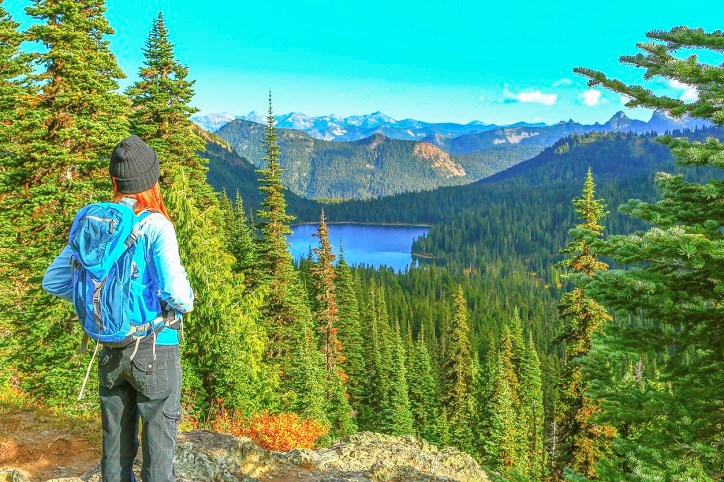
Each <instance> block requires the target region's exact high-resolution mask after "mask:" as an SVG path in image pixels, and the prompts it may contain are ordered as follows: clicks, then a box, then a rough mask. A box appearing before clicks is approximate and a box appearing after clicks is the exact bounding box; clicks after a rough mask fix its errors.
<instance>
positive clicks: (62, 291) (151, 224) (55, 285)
mask: <svg viewBox="0 0 724 482" xmlns="http://www.w3.org/2000/svg"><path fill="white" fill-rule="evenodd" d="M122 202H124V204H127V205H129V206H131V207H132V205H133V203H134V202H135V201H134V200H133V199H130V198H124V199H123V200H122ZM141 234H142V236H141V237H140V238H139V242H140V241H141V240H143V241H144V242H145V243H147V244H146V253H147V255H148V264H147V268H148V273H147V277H149V278H151V279H154V278H155V279H156V280H157V282H158V287H159V297H160V299H161V300H162V301H165V302H166V303H168V304H169V305H170V306H171V307H172V308H173V309H175V310H176V311H177V312H178V313H188V312H189V311H191V310H192V309H193V304H194V293H193V290H192V289H191V285H190V284H189V281H188V277H187V274H186V270H185V269H184V267H183V266H182V265H181V258H180V257H179V251H178V241H177V240H176V232H175V230H174V227H173V224H172V223H171V221H169V220H168V219H166V217H165V216H163V215H160V214H150V215H149V218H148V220H147V221H146V222H145V224H144V225H143V228H142V230H141ZM71 254H72V251H71V249H70V246H66V247H65V248H63V250H62V251H61V252H60V254H59V255H58V256H57V257H56V258H55V260H54V261H53V262H52V263H51V265H50V266H49V267H48V269H47V270H46V272H45V276H44V277H43V289H44V290H45V291H47V292H48V293H50V294H52V295H55V296H59V297H61V298H63V299H66V300H68V301H72V300H73V280H72V276H73V275H72V268H71V266H70V257H71ZM156 344H158V345H177V344H178V331H177V330H173V329H171V328H164V329H163V330H162V331H161V332H160V333H159V334H158V337H157V339H156Z"/></svg>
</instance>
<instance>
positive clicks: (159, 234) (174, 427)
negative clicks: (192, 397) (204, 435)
mask: <svg viewBox="0 0 724 482" xmlns="http://www.w3.org/2000/svg"><path fill="white" fill-rule="evenodd" d="M109 171H110V176H111V180H112V181H113V198H112V202H111V203H95V204H91V205H88V206H86V207H84V208H82V209H81V210H80V211H79V212H78V214H77V215H76V218H75V220H74V222H73V227H72V228H71V233H70V236H69V243H68V245H67V246H66V247H65V248H64V249H63V250H62V251H61V253H60V255H59V256H58V257H57V258H56V259H55V260H54V261H53V263H52V264H51V265H50V267H49V268H48V270H47V271H46V273H45V276H44V278H43V289H45V290H46V291H47V292H49V293H51V294H53V295H56V296H60V297H62V298H64V299H66V300H69V301H71V302H73V304H74V308H75V311H76V313H77V314H78V317H79V319H80V321H81V324H82V325H83V327H84V331H85V335H84V342H83V344H84V345H85V344H86V342H87V340H88V337H89V338H91V339H93V340H97V343H96V350H95V351H94V355H95V353H96V352H97V350H98V346H99V345H101V346H102V347H103V348H102V349H101V350H100V353H98V379H99V386H98V393H99V396H100V405H101V418H102V422H103V455H102V459H101V473H102V477H103V481H104V482H129V481H135V480H136V479H135V476H134V474H133V471H132V467H133V462H134V460H135V457H136V452H137V450H138V428H139V418H140V420H141V421H142V424H143V430H142V452H143V468H142V470H141V479H142V480H143V482H168V481H175V480H176V479H175V472H174V468H173V460H174V453H175V448H176V436H177V431H178V424H179V421H180V419H181V360H180V356H179V346H178V345H179V328H182V326H183V325H182V324H181V313H187V312H189V311H191V309H192V308H193V301H194V295H193V291H192V290H191V287H190V285H189V282H188V279H187V276H186V270H185V269H184V268H183V266H182V265H181V260H180V258H179V251H178V243H177V240H176V234H175V231H174V227H173V224H172V223H171V221H170V219H169V216H168V213H167V212H166V207H165V206H164V204H163V200H162V199H161V192H160V189H159V185H158V178H159V161H158V157H157V156H156V153H155V152H154V151H153V149H151V147H149V146H148V145H147V144H146V143H145V142H143V140H141V139H140V138H139V137H137V136H130V137H127V138H126V139H124V140H123V141H121V142H120V143H119V144H118V145H117V146H116V147H115V148H114V149H113V152H112V154H111V160H110V167H109ZM74 287H75V289H74ZM181 332H182V334H183V330H181ZM92 363H93V359H91V364H92ZM89 373H90V365H89V366H88V371H87V372H86V380H84V383H83V388H84V387H85V381H87V378H88V374H89ZM82 390H83V389H81V395H80V397H82ZM80 397H79V398H80Z"/></svg>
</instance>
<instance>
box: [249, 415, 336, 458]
mask: <svg viewBox="0 0 724 482" xmlns="http://www.w3.org/2000/svg"><path fill="white" fill-rule="evenodd" d="M327 432H329V428H328V427H326V426H325V425H323V424H322V423H320V422H318V421H316V420H306V419H303V418H301V417H300V416H299V415H297V414H296V413H275V414H271V413H269V412H261V413H255V414H254V415H253V416H252V417H251V420H249V423H248V425H247V427H246V436H247V437H251V438H252V439H253V440H254V441H255V442H256V443H258V444H259V446H260V447H262V448H265V449H270V450H283V451H286V450H292V449H296V448H301V449H310V448H312V447H314V444H315V443H316V442H317V440H318V439H319V438H320V437H322V436H324V435H326V434H327Z"/></svg>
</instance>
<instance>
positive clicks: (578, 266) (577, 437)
mask: <svg viewBox="0 0 724 482" xmlns="http://www.w3.org/2000/svg"><path fill="white" fill-rule="evenodd" d="M594 190H595V184H594V182H593V175H592V174H591V171H590V169H589V171H588V174H587V175H586V181H585V184H584V187H583V191H582V193H581V197H580V198H578V199H575V200H574V201H573V205H574V207H575V210H576V213H577V214H578V216H579V218H580V219H581V221H582V222H581V223H580V224H578V225H576V228H575V229H572V230H571V232H570V234H571V236H572V237H573V241H572V242H570V243H569V244H568V245H567V246H566V248H565V249H564V250H563V251H562V252H564V253H567V254H569V255H570V258H568V259H566V260H564V261H563V262H561V263H560V266H562V267H564V268H565V269H566V270H567V271H568V273H579V274H581V275H583V276H586V277H588V278H591V277H593V276H595V275H596V274H597V273H598V272H600V271H603V270H606V269H607V265H606V264H605V263H604V262H602V261H599V260H598V255H597V252H596V251H595V250H594V249H593V248H592V246H591V245H592V242H593V240H594V239H596V238H597V237H599V236H600V235H601V232H602V231H603V227H602V226H601V225H600V224H599V221H600V220H601V219H602V218H603V217H604V216H605V214H606V213H605V209H606V207H605V205H604V204H603V202H601V201H600V200H599V199H596V197H595V193H594ZM565 276H569V277H570V275H565ZM559 309H560V314H561V317H562V318H563V319H564V320H565V321H564V323H565V324H564V327H563V330H562V332H561V334H560V335H559V336H558V338H557V341H558V342H559V343H561V342H565V356H564V365H563V370H562V373H561V383H560V400H559V402H558V405H557V407H556V408H557V414H556V423H557V427H558V429H559V430H560V432H559V434H560V451H559V453H558V455H559V457H558V460H556V461H554V462H555V469H556V471H557V473H558V474H559V475H560V474H562V472H563V468H564V467H569V468H571V469H573V470H575V471H577V472H579V473H581V474H583V475H585V476H587V477H593V476H595V474H596V463H597V462H598V461H599V460H600V459H601V458H602V457H603V456H604V455H605V454H606V453H607V452H608V450H609V447H610V444H611V435H612V433H611V428H610V427H607V426H602V425H599V424H597V423H596V422H595V421H594V420H595V416H596V414H597V412H598V411H599V409H598V406H597V403H596V401H594V400H592V399H590V398H589V397H588V396H587V395H586V393H585V392H586V386H587V384H588V382H587V380H586V379H585V377H584V375H583V373H582V372H581V367H580V362H581V359H582V357H585V356H586V354H587V353H588V351H589V349H590V347H591V337H592V336H593V334H594V332H595V331H596V330H597V329H599V327H600V326H601V325H602V324H603V323H605V322H606V321H607V320H609V319H610V318H611V317H610V315H609V314H608V312H607V311H606V309H605V308H604V307H603V306H601V305H600V304H599V303H598V302H596V301H595V300H594V299H592V298H591V297H590V295H589V294H588V293H587V292H586V291H585V290H584V288H583V287H581V286H575V287H574V289H573V290H572V291H570V292H568V293H566V294H565V295H564V297H563V299H562V300H561V304H560V307H559Z"/></svg>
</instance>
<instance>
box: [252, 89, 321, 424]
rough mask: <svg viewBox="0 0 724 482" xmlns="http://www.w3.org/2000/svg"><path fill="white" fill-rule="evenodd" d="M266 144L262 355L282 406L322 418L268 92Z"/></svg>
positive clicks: (261, 213) (315, 348)
mask: <svg viewBox="0 0 724 482" xmlns="http://www.w3.org/2000/svg"><path fill="white" fill-rule="evenodd" d="M264 147H265V150H266V158H265V161H266V167H264V168H262V169H259V170H257V172H258V173H260V174H261V176H262V177H261V178H260V180H259V182H260V184H261V186H260V187H259V191H261V192H262V194H264V195H265V198H264V201H263V202H262V203H261V209H259V210H258V211H257V216H258V218H259V219H260V220H261V222H260V223H259V225H258V228H259V229H260V230H261V234H262V237H261V239H259V240H258V243H257V255H258V256H259V261H260V262H259V282H260V283H263V284H264V285H265V286H267V287H268V290H267V295H266V299H265V302H264V308H263V314H264V327H265V329H266V333H267V337H268V341H267V346H266V352H265V360H266V361H267V362H268V363H270V364H271V365H272V366H273V367H274V369H275V371H276V373H277V375H278V376H279V378H280V381H281V385H280V392H281V397H280V404H281V406H280V408H282V409H291V410H294V411H296V412H298V413H300V414H307V415H309V416H315V417H323V418H322V420H326V415H325V414H324V410H325V403H326V402H325V392H326V389H325V384H324V378H325V377H324V373H325V372H324V357H322V356H318V355H321V352H320V351H319V344H318V343H317V339H316V337H315V336H314V335H313V333H314V326H313V319H312V313H311V310H310V308H309V305H308V303H307V293H306V291H305V288H304V286H303V285H302V283H301V281H300V279H299V275H298V273H297V272H296V270H295V269H294V264H293V262H292V256H291V254H290V252H289V250H288V249H287V247H288V243H287V240H286V235H287V234H290V233H291V228H290V227H289V223H290V222H291V221H292V220H293V219H294V217H293V216H290V215H288V214H287V213H286V200H285V198H284V187H283V186H282V184H281V168H280V167H279V146H277V143H276V132H275V129H274V114H273V111H272V104H271V94H270V95H269V115H268V117H267V129H266V136H265V139H264ZM320 363H321V366H318V365H319V364H320ZM320 397H321V399H320ZM320 407H321V408H320Z"/></svg>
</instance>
